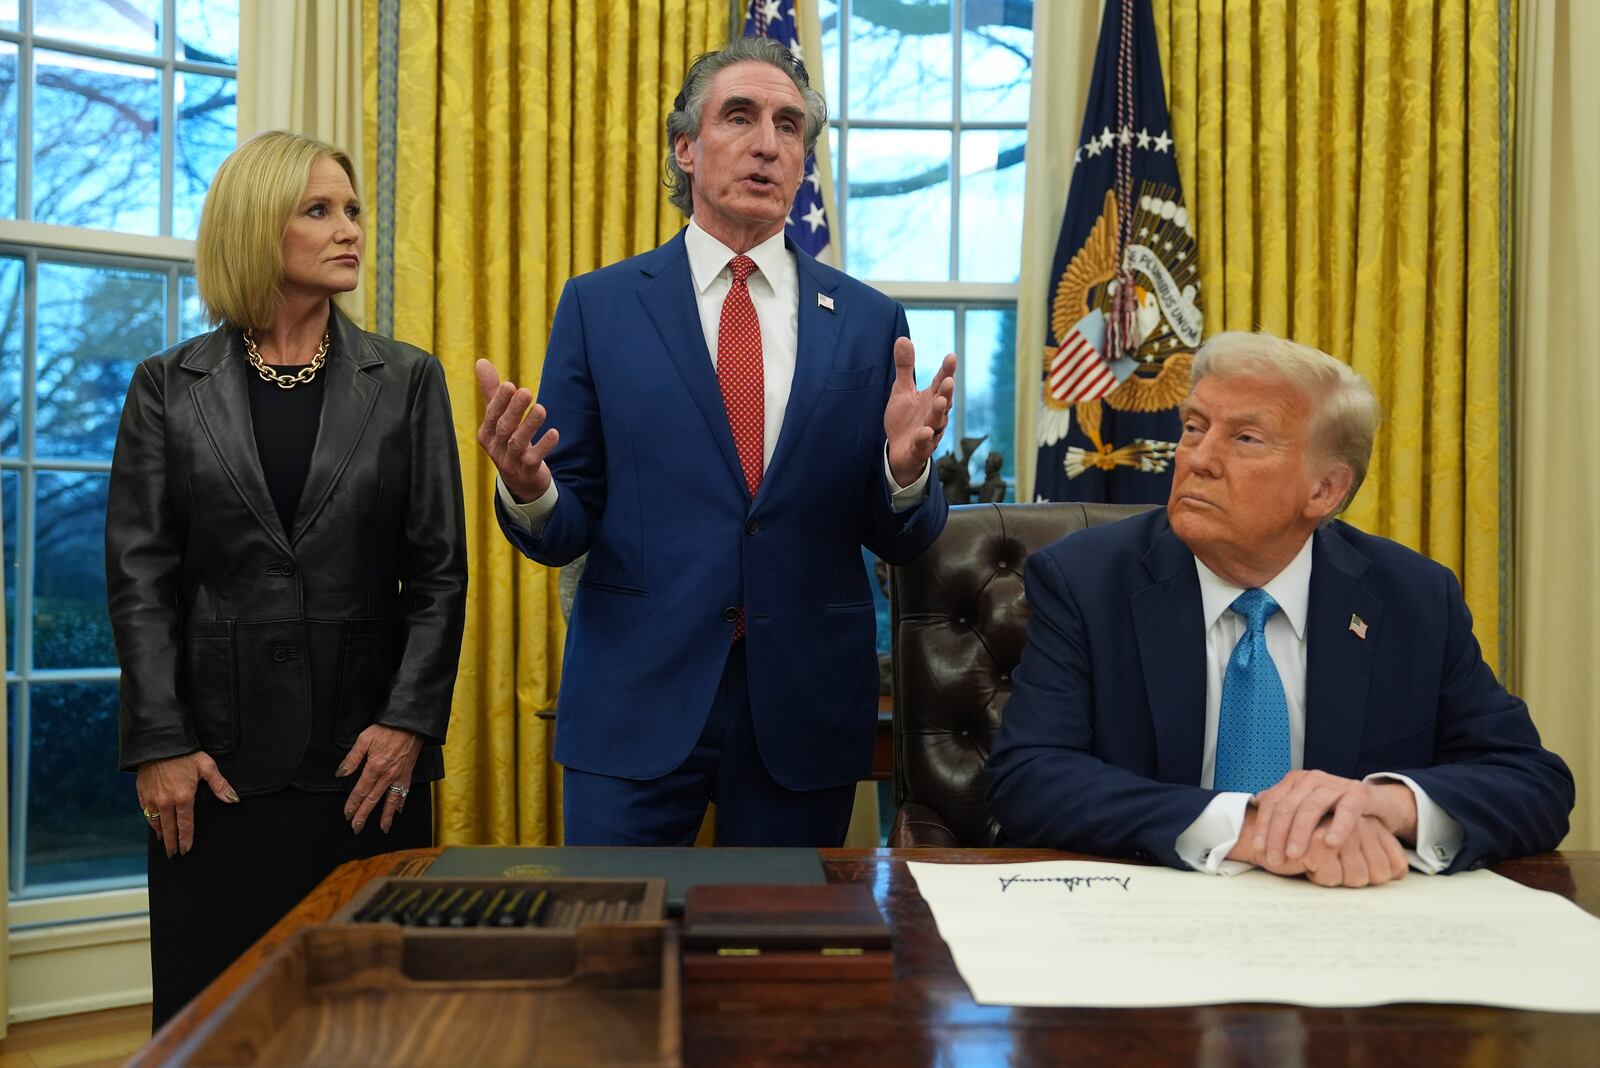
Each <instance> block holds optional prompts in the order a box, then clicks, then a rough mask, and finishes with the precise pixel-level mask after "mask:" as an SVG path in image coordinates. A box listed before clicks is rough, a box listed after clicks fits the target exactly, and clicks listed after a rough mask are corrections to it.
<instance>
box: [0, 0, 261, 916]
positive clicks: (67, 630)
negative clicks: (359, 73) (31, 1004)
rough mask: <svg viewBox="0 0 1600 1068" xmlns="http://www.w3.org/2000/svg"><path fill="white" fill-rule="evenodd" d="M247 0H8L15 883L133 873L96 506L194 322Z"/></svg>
mask: <svg viewBox="0 0 1600 1068" xmlns="http://www.w3.org/2000/svg"><path fill="white" fill-rule="evenodd" d="M238 24H239V5H238V0H221V2H214V0H22V2H21V3H20V4H19V3H18V2H17V0H10V2H9V3H8V2H6V0H0V517H3V533H4V553H5V555H4V561H5V583H4V596H5V613H6V645H5V686H6V709H7V724H6V728H7V753H8V757H9V760H10V788H11V797H10V816H11V826H10V872H9V877H10V892H11V895H12V896H13V897H14V898H33V897H41V896H51V895H60V894H67V893H75V892H80V891H88V890H102V889H108V888H114V887H118V886H128V885H137V884H139V883H142V882H143V879H144V836H145V830H144V826H143V821H142V820H141V819H140V818H139V813H138V808H137V806H136V805H135V803H134V795H133V783H132V776H131V775H118V774H115V773H114V772H113V771H112V769H114V768H115V767H116V762H117V677H118V672H117V668H116V656H115V652H114V650H113V648H112V643H111V628H110V622H109V620H108V618H107V616H106V608H105V569H104V542H103V538H104V532H105V503H106V500H105V499H106V486H107V482H108V477H109V475H108V473H109V471H110V467H111V452H112V447H113V444H114V443H115V440H116V432H117V423H118V420H119V418H120V414H121V410H122V398H123V395H124V393H125V392H126V390H127V387H128V381H129V379H130V377H131V375H132V372H133V369H134V367H135V366H137V364H138V363H139V361H140V360H142V359H143V358H144V357H145V356H148V355H149V354H151V353H153V352H158V351H160V350H161V349H163V348H166V347H167V346H169V345H171V344H173V343H174V342H176V341H177V340H178V339H180V338H183V337H188V336H190V335H192V334H196V333H199V332H200V331H201V330H202V329H204V324H203V323H202V322H201V319H200V308H199V300H198V297H197V294H196V292H195V286H194V277H193V274H192V273H191V270H190V267H189V261H190V260H191V259H192V257H193V250H194V245H193V238H194V235H195V231H196V229H197V228H198V225H199V218H200V207H201V204H202V202H203V200H204V197H205V191H206V187H207V184H208V183H209V181H210V178H211V175H212V173H213V172H214V171H215V170H216V168H217V166H218V164H220V163H221V161H222V159H223V157H224V156H226V155H227V153H228V152H229V151H231V150H232V148H233V145H234V139H235V107H234V97H235V94H234V86H235V67H236V65H237V62H238Z"/></svg>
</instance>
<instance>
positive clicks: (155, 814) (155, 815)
mask: <svg viewBox="0 0 1600 1068" xmlns="http://www.w3.org/2000/svg"><path fill="white" fill-rule="evenodd" d="M144 818H145V819H147V820H149V821H150V822H151V823H155V822H157V821H159V820H160V819H161V813H160V811H158V810H157V809H153V808H147V809H145V810H144Z"/></svg>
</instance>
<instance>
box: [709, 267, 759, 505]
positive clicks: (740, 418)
mask: <svg viewBox="0 0 1600 1068" xmlns="http://www.w3.org/2000/svg"><path fill="white" fill-rule="evenodd" d="M728 268H729V270H731V271H732V272H733V286H732V288H730V289H729V290H728V295H727V297H726V298H724V300H723V301H722V323H721V325H720V326H719V327H718V328H717V383H718V384H719V385H720V386H721V387H722V406H723V407H724V408H726V409H727V411H728V426H729V427H731V428H732V429H733V445H734V448H736V449H738V450H739V466H741V467H743V468H744V482H745V487H746V488H747V489H749V491H750V496H752V497H754V496H755V495H756V490H758V489H760V488H761V445H762V440H761V434H762V425H763V424H764V423H765V421H766V405H765V401H764V399H763V398H764V393H765V391H764V385H765V379H764V376H763V374H762V370H761V323H760V322H759V321H758V320H757V319H756V306H755V305H754V304H752V303H751V302H750V286H749V285H748V284H747V283H748V281H749V278H750V275H751V274H752V273H754V272H755V270H756V261H755V260H752V259H751V258H750V257H749V256H736V257H734V259H733V262H731V263H730V264H728Z"/></svg>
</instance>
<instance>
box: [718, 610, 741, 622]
mask: <svg viewBox="0 0 1600 1068" xmlns="http://www.w3.org/2000/svg"><path fill="white" fill-rule="evenodd" d="M738 619H739V610H738V609H737V608H724V609H723V610H722V621H723V622H724V623H734V622H737V621H738Z"/></svg>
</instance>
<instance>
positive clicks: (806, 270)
mask: <svg viewBox="0 0 1600 1068" xmlns="http://www.w3.org/2000/svg"><path fill="white" fill-rule="evenodd" d="M784 243H785V244H786V245H787V246H788V248H789V250H790V251H791V252H793V253H794V259H795V268H796V270H797V273H798V278H799V288H800V309H799V316H798V324H799V337H798V338H797V345H796V350H795V361H794V382H793V383H792V384H791V385H790V387H789V406H788V407H787V408H785V409H784V413H783V431H782V432H781V433H780V434H779V436H778V447H777V448H776V449H775V450H774V451H773V454H772V463H771V465H769V467H768V468H767V473H766V475H765V477H764V478H763V479H762V481H761V491H760V492H759V493H757V494H756V503H757V504H759V503H760V502H761V501H762V499H763V498H765V497H766V496H768V495H769V492H770V491H769V489H768V487H770V486H771V485H772V484H773V483H774V482H777V481H778V480H779V478H781V476H782V474H783V472H784V471H785V470H786V469H787V468H788V467H790V466H792V465H793V464H794V463H796V462H797V461H795V460H794V459H793V457H794V455H795V454H796V453H797V452H799V451H800V441H801V440H802V439H803V437H804V434H805V429H806V424H807V423H809V422H810V421H811V417H812V415H813V414H814V413H815V412H816V410H817V404H818V402H819V401H820V400H821V399H822V395H823V393H824V391H825V387H826V385H827V378H828V372H829V371H830V370H832V369H833V360H834V349H835V347H836V346H837V345H838V342H839V319H840V317H841V316H843V315H847V314H849V309H847V308H843V307H839V306H838V305H837V302H836V304H835V307H834V308H832V309H828V308H824V307H822V306H821V305H820V304H818V303H817V293H818V292H819V291H820V292H823V293H832V292H833V291H834V289H836V288H837V287H838V280H837V279H833V280H825V279H823V278H822V277H821V275H820V274H819V273H818V271H817V269H816V261H815V260H813V259H812V258H811V257H810V256H807V255H806V254H805V253H804V252H802V251H800V250H799V249H797V248H795V247H794V245H793V244H792V243H790V242H788V241H787V239H786V240H785V242H784Z"/></svg>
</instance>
